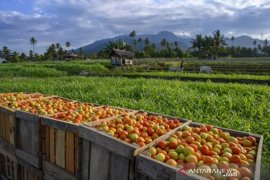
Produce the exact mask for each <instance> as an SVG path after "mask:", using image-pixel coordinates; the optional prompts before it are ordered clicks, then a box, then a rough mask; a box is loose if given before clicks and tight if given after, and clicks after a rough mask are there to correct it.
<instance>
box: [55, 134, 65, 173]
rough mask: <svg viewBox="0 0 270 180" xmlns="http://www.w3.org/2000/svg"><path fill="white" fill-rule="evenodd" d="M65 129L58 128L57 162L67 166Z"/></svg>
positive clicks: (59, 164) (63, 166) (61, 165)
mask: <svg viewBox="0 0 270 180" xmlns="http://www.w3.org/2000/svg"><path fill="white" fill-rule="evenodd" d="M65 142H66V141H65V131H63V130H60V129H58V130H56V155H55V162H56V164H57V165H58V166H60V167H62V168H65V164H66V162H65Z"/></svg>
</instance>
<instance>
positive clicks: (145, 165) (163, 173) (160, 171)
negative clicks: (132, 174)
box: [136, 154, 206, 180]
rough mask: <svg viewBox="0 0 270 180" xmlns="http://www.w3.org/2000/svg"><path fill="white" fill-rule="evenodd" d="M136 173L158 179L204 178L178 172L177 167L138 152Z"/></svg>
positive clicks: (204, 179) (201, 179) (203, 179)
mask: <svg viewBox="0 0 270 180" xmlns="http://www.w3.org/2000/svg"><path fill="white" fill-rule="evenodd" d="M136 161H137V165H138V166H137V168H138V173H140V174H143V175H145V176H147V177H149V178H153V179H159V180H178V179H187V180H189V179H200V180H206V178H203V177H201V176H198V175H196V174H189V175H188V176H185V175H183V174H181V173H179V172H178V170H179V169H178V168H176V167H172V166H169V165H167V164H165V163H162V162H158V161H157V160H154V159H152V158H150V157H147V156H145V155H143V154H140V155H138V156H137V157H136Z"/></svg>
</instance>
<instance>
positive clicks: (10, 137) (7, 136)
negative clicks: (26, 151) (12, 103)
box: [0, 105, 16, 154]
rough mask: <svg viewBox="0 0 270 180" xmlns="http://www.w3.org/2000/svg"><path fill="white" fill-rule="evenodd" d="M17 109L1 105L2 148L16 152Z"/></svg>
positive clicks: (0, 138)
mask: <svg viewBox="0 0 270 180" xmlns="http://www.w3.org/2000/svg"><path fill="white" fill-rule="evenodd" d="M15 119H16V118H15V111H13V110H11V109H9V108H7V107H4V106H1V105H0V149H5V150H6V151H8V152H10V153H12V154H15V144H16V140H15Z"/></svg>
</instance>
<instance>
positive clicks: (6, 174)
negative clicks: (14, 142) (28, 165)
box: [0, 149, 18, 180]
mask: <svg viewBox="0 0 270 180" xmlns="http://www.w3.org/2000/svg"><path fill="white" fill-rule="evenodd" d="M0 179H1V180H2V179H3V180H17V179H18V176H17V158H16V157H15V156H14V155H13V154H10V153H8V152H7V151H5V150H3V149H1V150H0Z"/></svg>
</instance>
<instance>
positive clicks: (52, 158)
mask: <svg viewBox="0 0 270 180" xmlns="http://www.w3.org/2000/svg"><path fill="white" fill-rule="evenodd" d="M50 162H52V163H54V162H55V133H54V128H52V127H50Z"/></svg>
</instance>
